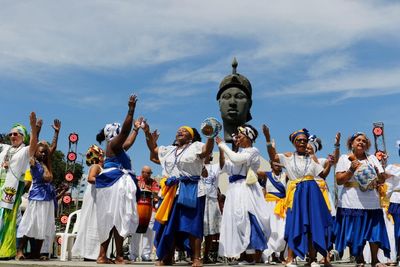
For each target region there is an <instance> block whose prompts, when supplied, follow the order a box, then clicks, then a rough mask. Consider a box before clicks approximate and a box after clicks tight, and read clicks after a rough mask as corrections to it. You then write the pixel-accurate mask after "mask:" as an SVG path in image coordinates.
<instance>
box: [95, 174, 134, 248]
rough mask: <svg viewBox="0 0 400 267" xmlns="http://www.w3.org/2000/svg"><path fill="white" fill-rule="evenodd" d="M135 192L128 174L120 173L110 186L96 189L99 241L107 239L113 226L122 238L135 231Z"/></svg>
mask: <svg viewBox="0 0 400 267" xmlns="http://www.w3.org/2000/svg"><path fill="white" fill-rule="evenodd" d="M135 193H136V185H135V183H134V181H133V180H132V178H131V176H130V175H129V174H124V175H122V177H121V178H119V179H118V181H117V182H115V184H113V185H112V186H110V187H105V188H97V189H96V202H97V207H98V209H97V229H98V234H99V240H100V243H103V242H104V241H106V240H107V239H108V237H109V236H110V231H111V229H112V228H113V227H114V226H115V228H116V229H117V231H118V233H119V235H121V236H122V237H124V238H125V237H127V236H128V235H130V234H133V233H135V232H136V228H137V226H138V221H139V219H138V213H137V208H136V196H135Z"/></svg>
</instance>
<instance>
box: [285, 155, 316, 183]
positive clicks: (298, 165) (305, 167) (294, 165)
mask: <svg viewBox="0 0 400 267" xmlns="http://www.w3.org/2000/svg"><path fill="white" fill-rule="evenodd" d="M278 157H279V161H280V162H281V164H282V165H284V166H285V169H286V172H287V174H288V177H289V180H296V179H298V178H302V177H304V176H313V177H317V176H318V175H319V174H320V173H321V172H322V171H323V170H324V168H323V167H322V166H321V165H320V164H318V163H316V162H315V161H314V160H313V159H312V158H311V157H309V156H303V155H298V154H297V153H293V154H292V155H290V156H289V157H287V156H285V155H284V154H278Z"/></svg>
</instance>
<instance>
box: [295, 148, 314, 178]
mask: <svg viewBox="0 0 400 267" xmlns="http://www.w3.org/2000/svg"><path fill="white" fill-rule="evenodd" d="M296 156H297V152H294V153H293V162H294V173H295V174H296V177H297V178H303V177H304V176H306V173H307V171H308V168H309V167H310V164H311V159H310V157H308V156H305V159H306V164H305V165H304V170H303V171H301V170H300V168H299V167H298V166H297V163H296Z"/></svg>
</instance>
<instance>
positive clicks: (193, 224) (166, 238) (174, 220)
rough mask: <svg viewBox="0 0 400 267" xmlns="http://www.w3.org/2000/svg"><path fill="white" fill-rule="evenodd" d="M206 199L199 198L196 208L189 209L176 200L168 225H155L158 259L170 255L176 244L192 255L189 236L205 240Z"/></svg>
mask: <svg viewBox="0 0 400 267" xmlns="http://www.w3.org/2000/svg"><path fill="white" fill-rule="evenodd" d="M205 199H206V198H205V196H203V197H199V198H197V204H196V208H188V207H185V206H183V205H181V204H178V203H177V198H175V200H174V204H173V207H172V211H171V214H170V217H169V219H168V221H167V222H166V224H165V225H161V224H159V223H157V224H155V225H154V229H155V230H156V237H155V240H154V244H155V246H156V249H157V250H156V253H157V257H158V259H160V260H162V259H164V258H165V257H166V256H167V255H169V254H170V253H171V252H172V251H173V250H174V249H175V247H174V246H173V245H174V244H175V245H176V246H178V247H181V248H184V249H185V250H186V251H188V252H189V253H191V248H190V242H189V236H194V237H196V238H200V239H202V238H203V219H204V207H205Z"/></svg>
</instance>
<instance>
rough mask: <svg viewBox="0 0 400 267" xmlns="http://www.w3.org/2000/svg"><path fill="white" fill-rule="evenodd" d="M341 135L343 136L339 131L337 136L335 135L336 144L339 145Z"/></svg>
mask: <svg viewBox="0 0 400 267" xmlns="http://www.w3.org/2000/svg"><path fill="white" fill-rule="evenodd" d="M340 137H341V133H340V132H337V133H336V137H335V145H336V146H339V145H340Z"/></svg>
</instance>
